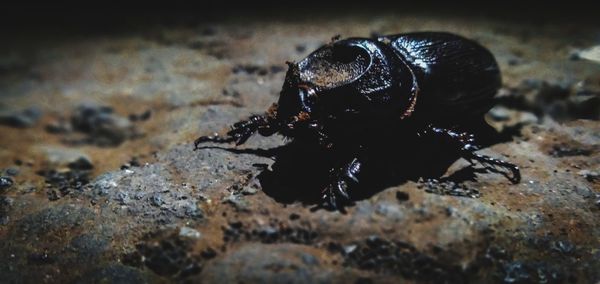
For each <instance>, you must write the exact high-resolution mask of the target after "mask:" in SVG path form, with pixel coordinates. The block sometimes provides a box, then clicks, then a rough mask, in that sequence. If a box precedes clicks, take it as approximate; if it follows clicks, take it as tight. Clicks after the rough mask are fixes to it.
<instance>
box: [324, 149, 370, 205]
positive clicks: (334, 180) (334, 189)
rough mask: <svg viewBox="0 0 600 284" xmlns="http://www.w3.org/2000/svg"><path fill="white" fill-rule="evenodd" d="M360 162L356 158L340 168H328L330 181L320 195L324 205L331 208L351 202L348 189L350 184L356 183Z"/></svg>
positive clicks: (354, 184)
mask: <svg viewBox="0 0 600 284" xmlns="http://www.w3.org/2000/svg"><path fill="white" fill-rule="evenodd" d="M361 166H362V164H361V163H360V161H359V160H358V159H356V158H354V159H353V160H352V161H351V162H350V163H348V164H346V165H345V166H343V167H341V168H332V169H331V170H330V174H331V182H330V183H329V185H327V187H325V189H323V191H322V194H323V196H322V197H321V198H322V200H323V203H324V205H325V206H326V207H328V208H331V209H333V210H336V209H338V207H341V208H343V206H344V205H346V204H349V203H351V200H352V199H351V196H350V194H348V190H349V189H350V187H351V186H356V185H358V178H357V175H358V173H359V172H360V169H361Z"/></svg>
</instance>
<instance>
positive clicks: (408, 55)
mask: <svg viewBox="0 0 600 284" xmlns="http://www.w3.org/2000/svg"><path fill="white" fill-rule="evenodd" d="M288 65H289V69H288V71H287V74H286V78H285V81H284V83H283V88H282V91H281V94H280V97H279V102H278V103H276V104H273V105H272V107H271V108H270V109H269V110H268V111H267V112H266V113H265V114H264V115H255V116H251V117H250V118H249V119H248V120H245V121H240V122H237V123H235V124H233V126H232V128H231V131H229V132H227V135H226V136H225V137H219V136H202V137H199V138H198V139H197V140H196V141H195V144H194V145H195V149H197V148H198V145H199V144H201V143H204V142H216V143H229V142H235V143H236V144H237V145H240V144H243V143H244V142H246V140H247V139H248V138H249V137H250V136H251V135H252V134H254V133H255V132H258V133H259V134H261V135H263V136H270V135H272V134H275V133H280V134H282V135H284V136H286V137H288V138H291V139H312V140H314V141H317V142H318V144H319V145H320V146H321V147H323V148H325V149H327V150H328V151H336V150H337V149H342V148H343V149H346V150H345V151H346V152H345V153H347V156H346V157H345V158H343V159H344V160H343V161H333V163H332V166H331V171H330V174H331V183H330V184H329V185H328V186H327V187H326V188H325V189H324V190H323V201H324V202H325V203H326V204H328V205H330V206H332V207H334V208H335V207H336V206H337V205H340V204H344V203H346V202H348V201H350V196H349V193H348V186H349V184H350V183H358V179H357V175H358V173H359V172H360V171H361V166H362V162H361V159H362V153H363V152H364V151H366V148H369V147H377V146H376V145H377V143H373V141H377V135H376V134H375V133H377V132H379V133H381V132H386V131H387V132H389V131H405V132H406V131H407V130H406V129H410V132H411V133H406V135H412V134H416V136H418V137H422V136H428V137H436V138H439V139H440V142H442V143H448V144H450V145H454V146H453V147H455V148H456V149H457V151H458V152H459V153H460V156H461V157H463V158H465V159H466V160H468V161H470V162H471V163H473V162H474V161H478V162H480V163H481V164H483V165H484V166H485V167H486V168H488V169H490V170H493V171H496V172H500V173H503V174H504V175H505V176H507V178H508V179H509V180H510V181H512V182H513V183H518V182H519V181H520V179H521V176H520V172H519V168H518V167H517V166H515V165H513V164H511V163H508V162H505V161H501V160H497V159H493V158H490V157H487V156H483V155H480V154H477V153H475V152H474V151H476V150H478V149H479V148H478V147H477V146H476V145H475V141H474V136H473V135H472V134H469V133H467V132H463V131H462V129H461V126H462V125H466V124H469V123H470V122H472V121H483V115H484V114H485V113H486V112H487V111H488V110H489V109H490V108H491V107H492V106H493V102H494V100H493V97H494V95H495V94H496V92H497V91H498V89H499V88H500V86H501V76H500V70H499V68H498V65H497V63H496V60H495V59H494V56H493V55H492V54H491V53H490V52H489V51H488V50H487V49H486V48H484V47H483V46H481V45H480V44H478V43H477V42H475V41H473V40H470V39H467V38H464V37H461V36H458V35H454V34H450V33H443V32H418V33H407V34H398V35H390V36H382V37H378V38H372V39H371V38H348V39H344V40H339V39H338V38H334V39H333V40H332V42H331V43H329V44H326V45H324V46H323V47H321V48H319V49H317V50H316V51H314V52H312V53H311V54H310V55H308V57H306V58H305V59H303V60H302V61H300V62H298V63H290V62H288ZM403 135H404V134H403ZM398 143H399V144H401V142H398ZM347 149H351V151H347ZM342 156H343V155H342ZM499 168H500V169H502V171H501V170H499ZM509 173H510V174H509Z"/></svg>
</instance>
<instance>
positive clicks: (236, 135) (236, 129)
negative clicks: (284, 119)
mask: <svg viewBox="0 0 600 284" xmlns="http://www.w3.org/2000/svg"><path fill="white" fill-rule="evenodd" d="M276 112H277V105H276V104H274V105H273V106H271V108H270V109H269V111H268V112H267V113H266V114H265V115H254V116H251V117H250V118H248V120H243V121H240V122H237V123H234V124H233V125H232V126H231V130H230V131H229V132H227V134H226V136H225V137H220V136H219V135H215V136H200V137H198V139H196V141H194V150H197V149H198V146H199V145H200V144H202V143H206V142H213V143H231V142H235V144H236V145H241V144H244V143H245V142H246V141H247V140H248V138H250V136H252V134H254V133H256V132H258V133H259V134H260V135H262V136H271V135H273V134H275V133H276V132H277V131H278V130H279V127H278V124H277V122H276V119H275V115H276Z"/></svg>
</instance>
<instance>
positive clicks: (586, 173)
mask: <svg viewBox="0 0 600 284" xmlns="http://www.w3.org/2000/svg"><path fill="white" fill-rule="evenodd" d="M578 174H579V175H580V176H582V177H584V178H585V179H586V180H587V181H589V182H595V181H600V173H598V172H596V171H590V170H581V171H579V172H578Z"/></svg>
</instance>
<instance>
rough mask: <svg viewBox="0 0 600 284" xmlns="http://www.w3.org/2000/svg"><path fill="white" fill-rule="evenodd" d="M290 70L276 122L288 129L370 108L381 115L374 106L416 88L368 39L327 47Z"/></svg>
mask: <svg viewBox="0 0 600 284" xmlns="http://www.w3.org/2000/svg"><path fill="white" fill-rule="evenodd" d="M288 65H289V69H288V72H287V74H286V78H285V82H284V84H283V88H282V91H281V94H280V97H279V103H278V104H279V109H278V119H279V120H280V122H281V123H282V124H283V125H288V126H290V127H288V128H291V126H293V125H290V123H291V124H294V123H295V122H298V121H303V120H308V121H319V120H323V119H326V118H330V117H332V116H335V115H337V114H340V113H343V112H350V111H352V112H355V113H356V112H369V111H370V109H369V108H371V107H372V108H373V111H374V112H378V111H379V110H378V108H377V106H376V105H377V104H381V103H383V104H385V103H387V101H389V97H390V96H389V94H390V93H391V92H397V91H406V92H409V93H410V91H411V88H412V87H413V83H414V82H413V77H414V76H413V74H412V73H411V72H410V70H409V71H407V70H406V68H407V67H406V65H405V64H404V63H403V62H402V61H401V60H400V59H399V58H398V57H397V56H396V55H395V54H394V52H393V51H392V50H391V48H390V47H389V45H387V44H384V43H382V42H380V41H377V40H373V39H366V38H350V39H345V40H339V41H335V42H332V43H329V44H327V45H324V46H323V47H321V48H319V49H317V50H316V51H314V52H313V53H311V54H310V55H308V56H307V57H306V58H305V59H303V60H301V61H300V62H298V63H288ZM399 88H400V89H403V90H398V89H399ZM407 101H408V99H407Z"/></svg>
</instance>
